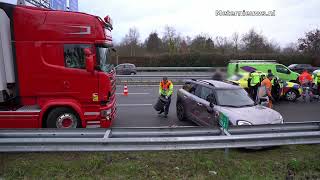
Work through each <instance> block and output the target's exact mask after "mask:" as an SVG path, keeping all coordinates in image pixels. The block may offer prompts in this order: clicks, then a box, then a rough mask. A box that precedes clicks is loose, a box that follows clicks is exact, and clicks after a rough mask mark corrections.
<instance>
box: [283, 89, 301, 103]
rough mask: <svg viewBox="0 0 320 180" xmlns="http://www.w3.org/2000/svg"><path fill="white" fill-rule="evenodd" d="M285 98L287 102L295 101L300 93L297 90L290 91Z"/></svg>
mask: <svg viewBox="0 0 320 180" xmlns="http://www.w3.org/2000/svg"><path fill="white" fill-rule="evenodd" d="M285 96H286V100H288V101H295V100H297V98H298V93H297V92H296V91H295V90H289V91H288V92H287V93H286V95H285Z"/></svg>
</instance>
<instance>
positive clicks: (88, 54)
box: [84, 48, 94, 72]
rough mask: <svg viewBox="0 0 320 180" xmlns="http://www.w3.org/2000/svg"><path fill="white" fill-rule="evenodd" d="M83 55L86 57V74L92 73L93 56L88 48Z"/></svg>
mask: <svg viewBox="0 0 320 180" xmlns="http://www.w3.org/2000/svg"><path fill="white" fill-rule="evenodd" d="M84 54H85V55H86V59H85V60H86V69H87V71H88V72H93V71H94V62H93V56H92V52H91V50H90V49H89V48H85V49H84Z"/></svg>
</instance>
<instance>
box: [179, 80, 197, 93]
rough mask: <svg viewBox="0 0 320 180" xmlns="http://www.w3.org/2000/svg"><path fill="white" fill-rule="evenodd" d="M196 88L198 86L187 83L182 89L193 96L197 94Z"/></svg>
mask: <svg viewBox="0 0 320 180" xmlns="http://www.w3.org/2000/svg"><path fill="white" fill-rule="evenodd" d="M196 86H197V85H196V84H193V83H191V82H186V83H185V84H184V85H183V87H182V88H183V89H184V90H186V91H188V92H189V93H191V94H195V91H196Z"/></svg>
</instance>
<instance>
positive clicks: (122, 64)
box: [119, 63, 134, 65]
mask: <svg viewBox="0 0 320 180" xmlns="http://www.w3.org/2000/svg"><path fill="white" fill-rule="evenodd" d="M119 65H134V64H131V63H122V64H119Z"/></svg>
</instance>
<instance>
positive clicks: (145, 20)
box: [0, 0, 320, 46]
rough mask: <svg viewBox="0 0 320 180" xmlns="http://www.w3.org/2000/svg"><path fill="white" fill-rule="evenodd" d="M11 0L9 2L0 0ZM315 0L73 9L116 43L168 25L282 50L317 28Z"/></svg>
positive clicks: (198, 0) (104, 0) (109, 1)
mask: <svg viewBox="0 0 320 180" xmlns="http://www.w3.org/2000/svg"><path fill="white" fill-rule="evenodd" d="M0 1H7V2H8V1H11V2H15V1H14V0H0ZM319 8H320V1H319V0H308V1H307V0H305V1H301V0H281V1H280V0H264V1H256V0H241V1H239V0H220V1H215V0H161V1H160V0H158V1H155V0H134V1H133V0H79V10H80V11H82V12H87V13H90V14H95V15H99V16H101V17H104V16H105V15H110V16H111V18H112V19H113V22H114V30H113V36H114V39H115V41H116V42H120V41H121V39H122V38H123V37H124V36H125V34H126V33H127V32H128V30H129V28H130V27H136V28H137V29H138V30H139V32H140V36H141V37H140V40H141V41H143V40H144V39H145V38H146V37H147V36H148V35H149V33H150V32H152V31H156V32H158V33H159V34H160V36H162V33H163V31H164V30H163V29H164V26H166V25H169V26H172V27H174V28H175V29H176V30H177V31H178V32H180V33H181V35H182V36H191V37H194V36H196V35H198V34H201V33H204V34H208V35H209V36H212V37H213V38H214V37H215V36H227V37H230V36H231V35H232V33H233V32H238V33H239V34H243V33H245V32H247V31H248V30H249V29H251V28H254V29H256V30H257V31H258V32H261V33H262V34H264V35H265V36H266V37H268V39H270V40H274V41H276V42H278V43H279V44H280V45H281V46H285V45H287V44H288V43H290V42H296V41H297V39H298V38H299V37H302V36H303V35H304V33H305V32H307V31H309V30H312V29H315V28H318V29H320V10H319ZM216 10H237V11H242V10H247V11H260V10H263V11H271V10H275V13H276V15H275V16H274V17H261V16H260V17H243V16H241V17H222V16H216V14H215V11H216Z"/></svg>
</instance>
